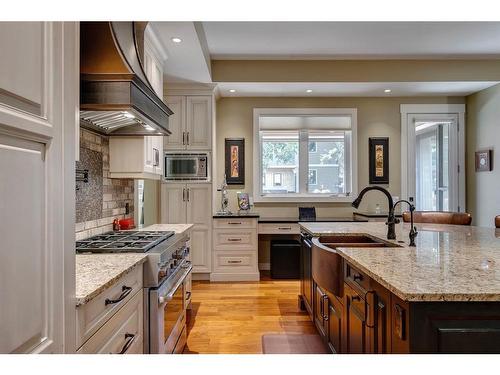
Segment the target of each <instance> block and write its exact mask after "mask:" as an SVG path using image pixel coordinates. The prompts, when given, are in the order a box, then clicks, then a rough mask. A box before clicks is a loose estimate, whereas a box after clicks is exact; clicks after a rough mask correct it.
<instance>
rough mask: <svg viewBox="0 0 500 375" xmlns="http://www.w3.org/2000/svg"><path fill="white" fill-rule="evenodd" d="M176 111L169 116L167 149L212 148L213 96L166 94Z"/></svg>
mask: <svg viewBox="0 0 500 375" xmlns="http://www.w3.org/2000/svg"><path fill="white" fill-rule="evenodd" d="M164 100H165V103H167V105H168V107H169V108H170V109H171V110H172V111H173V112H174V114H173V115H172V116H170V118H169V127H170V130H171V131H172V135H171V136H170V137H165V138H164V144H163V145H164V149H165V150H166V151H180V150H210V149H211V148H212V111H213V108H212V100H213V98H212V96H210V95H207V96H205V95H200V96H198V95H189V96H166V97H165V99H164Z"/></svg>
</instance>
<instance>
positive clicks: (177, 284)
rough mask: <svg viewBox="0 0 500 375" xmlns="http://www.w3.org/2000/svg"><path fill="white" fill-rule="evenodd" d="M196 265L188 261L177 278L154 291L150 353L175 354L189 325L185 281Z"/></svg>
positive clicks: (167, 281) (151, 294) (151, 309)
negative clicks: (187, 324) (193, 265)
mask: <svg viewBox="0 0 500 375" xmlns="http://www.w3.org/2000/svg"><path fill="white" fill-rule="evenodd" d="M192 268H193V267H192V265H191V264H190V262H185V264H184V265H183V266H182V267H181V269H180V270H179V272H178V274H177V275H176V277H175V279H174V280H166V282H164V283H163V285H162V286H160V287H159V288H158V289H153V290H150V294H149V303H150V307H149V310H150V326H149V343H150V345H149V352H150V353H159V354H162V353H164V354H171V353H173V352H174V350H175V347H176V344H177V342H178V340H179V338H180V337H181V335H182V334H183V332H184V329H185V326H186V302H185V297H184V294H185V293H184V281H185V280H186V277H187V276H188V275H189V274H190V273H191V270H192Z"/></svg>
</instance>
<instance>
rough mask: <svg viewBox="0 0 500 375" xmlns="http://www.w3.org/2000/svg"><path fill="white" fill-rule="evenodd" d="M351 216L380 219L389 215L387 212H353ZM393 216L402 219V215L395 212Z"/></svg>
mask: <svg viewBox="0 0 500 375" xmlns="http://www.w3.org/2000/svg"><path fill="white" fill-rule="evenodd" d="M353 215H358V216H363V217H369V218H381V217H387V216H388V215H389V214H388V213H387V212H369V211H355V212H353ZM394 216H396V217H402V216H403V214H402V213H401V212H399V211H397V212H395V213H394Z"/></svg>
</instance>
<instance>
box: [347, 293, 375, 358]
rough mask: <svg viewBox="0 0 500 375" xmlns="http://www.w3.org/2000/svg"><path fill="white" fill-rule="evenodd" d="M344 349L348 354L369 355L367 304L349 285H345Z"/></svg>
mask: <svg viewBox="0 0 500 375" xmlns="http://www.w3.org/2000/svg"><path fill="white" fill-rule="evenodd" d="M344 308H345V314H344V315H345V317H344V329H345V336H344V339H345V343H344V345H343V346H344V347H345V349H346V352H347V353H350V354H362V353H369V352H370V351H369V349H370V348H369V339H370V337H368V335H369V333H368V327H367V325H366V303H365V300H364V299H363V298H362V296H361V295H360V294H358V293H357V292H356V291H355V290H354V289H352V288H351V287H350V286H349V285H347V284H344Z"/></svg>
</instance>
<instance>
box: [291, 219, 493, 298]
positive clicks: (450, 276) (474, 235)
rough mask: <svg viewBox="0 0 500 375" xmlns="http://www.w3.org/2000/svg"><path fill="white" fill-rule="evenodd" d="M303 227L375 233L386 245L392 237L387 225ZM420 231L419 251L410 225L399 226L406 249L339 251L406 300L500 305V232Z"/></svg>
mask: <svg viewBox="0 0 500 375" xmlns="http://www.w3.org/2000/svg"><path fill="white" fill-rule="evenodd" d="M300 225H301V227H302V228H303V229H304V230H306V231H307V232H309V233H311V234H312V235H314V236H321V235H328V234H332V233H340V234H341V233H347V234H349V233H350V234H369V235H372V236H375V237H378V238H381V239H384V240H385V239H386V235H387V226H386V225H385V224H384V223H376V222H369V223H363V224H359V223H358V224H355V223H305V222H301V223H300ZM399 226H402V229H403V232H402V233H403V235H402V236H400V228H398V227H399ZM416 226H417V229H418V232H419V233H418V236H417V238H416V244H417V246H416V247H409V246H408V232H409V229H410V228H409V225H408V224H399V225H396V235H398V239H402V240H404V242H403V243H397V245H399V246H401V247H390V248H338V249H337V250H336V251H337V253H338V254H340V255H341V256H342V257H343V258H344V259H346V260H347V261H348V262H349V263H351V264H352V265H354V266H355V267H357V268H359V269H360V270H361V271H363V272H365V273H366V274H368V276H370V277H371V278H373V279H374V280H375V281H377V282H378V283H380V284H381V285H383V286H384V287H386V288H387V289H389V290H390V291H392V292H393V293H394V294H396V295H397V296H398V297H400V298H401V299H403V300H406V301H500V230H495V229H493V228H491V229H490V228H480V227H470V226H458V225H439V224H416ZM399 237H401V238H399ZM392 242H393V243H394V241H392ZM397 245H396V246H397ZM332 251H334V250H332Z"/></svg>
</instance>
